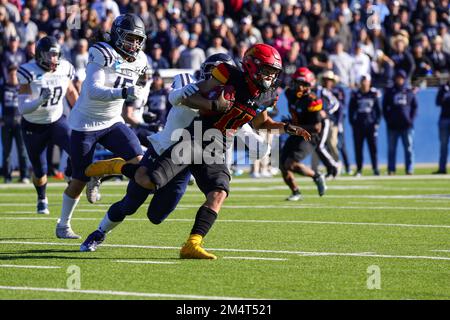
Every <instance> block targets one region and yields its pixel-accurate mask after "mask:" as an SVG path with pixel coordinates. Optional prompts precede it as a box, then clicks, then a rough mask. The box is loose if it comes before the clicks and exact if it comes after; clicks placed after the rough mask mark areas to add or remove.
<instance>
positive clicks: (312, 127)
mask: <svg viewBox="0 0 450 320" xmlns="http://www.w3.org/2000/svg"><path fill="white" fill-rule="evenodd" d="M314 84H315V76H314V73H312V71H311V70H309V69H308V68H304V67H301V68H298V69H297V70H296V72H295V73H294V74H293V75H292V79H291V85H290V87H289V88H287V89H286V97H287V100H288V104H289V113H290V114H291V117H292V123H293V124H294V125H296V126H302V127H303V128H305V129H306V130H308V131H309V132H310V133H311V136H312V138H311V140H310V141H307V140H306V139H304V138H303V137H301V136H290V137H289V138H288V139H287V141H286V143H285V144H284V146H283V149H282V151H281V156H280V169H281V172H282V174H283V179H284V181H285V182H286V184H287V185H288V186H289V188H290V189H291V191H292V195H291V196H289V197H288V198H287V199H286V200H289V201H298V200H301V199H302V195H301V193H300V190H299V189H298V185H297V183H296V181H295V176H294V173H299V174H301V175H304V176H307V177H311V178H312V179H313V180H314V182H315V183H316V185H317V189H318V192H319V195H320V196H323V195H324V194H325V191H326V189H327V186H326V184H325V177H324V176H323V175H321V174H320V173H318V172H315V171H313V170H312V169H311V168H309V167H308V166H306V165H305V164H303V163H302V162H301V161H302V160H303V159H305V158H306V157H307V156H308V155H309V154H310V153H311V152H312V151H313V150H316V152H317V154H318V155H319V157H320V159H321V160H322V162H323V163H324V164H325V165H330V166H331V165H332V164H331V163H330V160H329V159H330V158H331V156H330V155H329V153H328V151H327V150H326V148H325V141H326V139H327V135H328V129H327V128H326V122H324V121H323V120H324V118H325V117H326V113H325V112H324V110H323V102H322V99H320V98H318V97H317V96H316V94H315V93H313V92H312V88H313V87H314Z"/></svg>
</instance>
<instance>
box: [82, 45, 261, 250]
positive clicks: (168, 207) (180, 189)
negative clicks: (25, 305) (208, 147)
mask: <svg viewBox="0 0 450 320" xmlns="http://www.w3.org/2000/svg"><path fill="white" fill-rule="evenodd" d="M221 63H227V64H229V65H234V62H233V60H232V58H231V57H230V56H228V55H225V54H222V53H219V54H214V55H212V56H210V57H208V58H207V59H206V60H205V62H203V64H202V66H201V68H200V79H199V80H205V79H209V78H211V71H212V69H213V68H214V67H215V66H217V65H219V64H221ZM194 82H195V79H194V78H193V77H192V75H191V74H189V73H182V74H178V75H176V76H175V77H174V81H173V83H172V88H173V90H172V91H171V92H170V94H169V100H170V102H171V104H172V105H173V107H172V108H171V109H170V111H169V114H168V116H167V122H166V125H165V127H164V129H163V130H162V131H160V132H158V133H156V134H153V135H151V136H149V141H150V143H151V146H150V149H149V150H148V151H147V152H146V154H145V155H144V160H142V161H143V162H145V159H148V158H150V157H151V158H157V157H158V156H159V155H161V154H162V153H163V152H164V151H165V150H167V149H169V148H170V147H171V146H172V145H173V144H174V143H176V142H177V141H178V140H179V138H180V132H179V131H177V129H180V128H185V127H187V126H189V125H190V124H191V122H192V121H193V120H194V118H195V117H197V116H198V110H195V109H191V108H189V107H186V106H184V105H182V104H181V100H183V97H188V96H191V95H193V94H194V93H196V92H197V91H198V90H199V89H198V86H197V85H196V84H195V83H194ZM244 127H245V128H244ZM244 127H242V128H241V129H240V130H241V132H240V134H239V137H240V138H242V139H244V140H245V141H246V142H248V146H249V149H250V152H252V151H253V150H252V149H251V148H252V147H253V148H254V147H259V151H260V152H259V155H260V156H261V155H262V156H265V155H266V154H268V152H269V146H268V145H267V144H265V143H264V141H263V140H262V139H261V138H260V137H259V136H258V135H256V134H255V133H254V131H253V130H252V128H251V127H250V126H249V125H248V124H246V125H244ZM245 138H247V139H245ZM253 152H254V151H253ZM88 171H89V170H88ZM190 175H191V172H190V170H189V169H186V170H183V171H182V172H180V173H179V174H178V175H177V176H176V177H175V178H174V179H172V180H171V181H170V182H169V183H168V184H167V185H166V186H165V187H164V188H161V189H159V190H157V191H156V192H155V194H154V196H153V198H152V200H151V202H150V205H149V207H148V209H147V216H148V218H149V220H150V221H151V222H152V223H154V224H160V223H161V222H163V221H164V220H165V219H166V218H167V217H168V215H169V214H170V213H171V212H172V211H173V210H174V209H175V208H176V206H177V205H178V202H179V201H180V200H181V197H182V196H183V194H184V193H185V191H186V187H187V185H188V182H189V177H190ZM143 176H146V174H144V175H143ZM137 180H139V178H137ZM151 193H153V192H152V190H149V189H146V188H144V187H142V186H140V185H139V184H138V183H136V182H135V181H134V179H132V180H130V182H129V184H128V188H127V193H126V195H125V197H124V198H123V199H122V200H121V201H119V202H118V203H115V204H113V205H112V206H111V208H110V209H109V210H108V212H107V214H106V215H105V217H104V218H103V221H102V222H101V223H100V225H99V227H98V229H97V230H96V231H94V232H93V233H92V234H91V235H89V237H88V238H87V239H86V241H85V242H84V243H83V244H82V245H81V247H80V250H81V251H95V250H96V248H97V246H98V245H99V244H101V243H102V242H103V240H104V238H105V234H106V233H108V232H109V231H111V229H112V228H113V227H115V226H117V225H118V224H119V223H120V222H122V221H123V219H124V218H125V216H127V215H131V214H133V213H135V212H136V211H137V209H138V208H139V207H140V206H141V205H142V204H143V203H144V202H145V200H146V199H147V197H148V195H149V194H151Z"/></svg>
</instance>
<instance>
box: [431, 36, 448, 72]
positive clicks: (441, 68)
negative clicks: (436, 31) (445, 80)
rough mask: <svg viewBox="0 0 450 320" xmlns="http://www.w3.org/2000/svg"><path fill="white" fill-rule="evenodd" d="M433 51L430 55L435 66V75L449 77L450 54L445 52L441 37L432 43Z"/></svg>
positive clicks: (436, 37)
mask: <svg viewBox="0 0 450 320" xmlns="http://www.w3.org/2000/svg"><path fill="white" fill-rule="evenodd" d="M431 48H432V51H431V52H430V54H429V55H428V57H429V58H430V60H431V63H432V64H433V70H434V74H435V75H437V76H441V75H448V74H449V71H450V54H448V53H446V52H444V51H443V41H442V38H441V36H435V37H434V38H433V40H432V41H431Z"/></svg>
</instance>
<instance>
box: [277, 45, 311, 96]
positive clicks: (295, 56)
mask: <svg viewBox="0 0 450 320" xmlns="http://www.w3.org/2000/svg"><path fill="white" fill-rule="evenodd" d="M306 66H307V61H306V57H305V56H304V55H302V54H301V53H300V45H299V44H298V42H294V43H293V44H292V49H291V50H290V51H288V53H287V56H286V58H285V59H284V60H283V72H281V75H280V82H281V87H282V88H285V87H287V86H288V85H289V82H290V81H291V76H292V75H293V74H294V72H295V71H296V70H297V69H298V68H300V67H306Z"/></svg>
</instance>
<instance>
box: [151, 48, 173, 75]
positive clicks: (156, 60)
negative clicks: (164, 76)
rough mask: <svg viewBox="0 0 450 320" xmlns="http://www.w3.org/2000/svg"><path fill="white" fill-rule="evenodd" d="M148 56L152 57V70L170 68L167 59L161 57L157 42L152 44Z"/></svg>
mask: <svg viewBox="0 0 450 320" xmlns="http://www.w3.org/2000/svg"><path fill="white" fill-rule="evenodd" d="M150 57H151V58H152V68H153V70H159V69H168V68H170V65H169V61H167V59H166V58H164V57H163V55H162V49H161V46H160V45H159V44H158V43H155V44H154V45H153V47H152V51H151V54H150Z"/></svg>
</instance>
